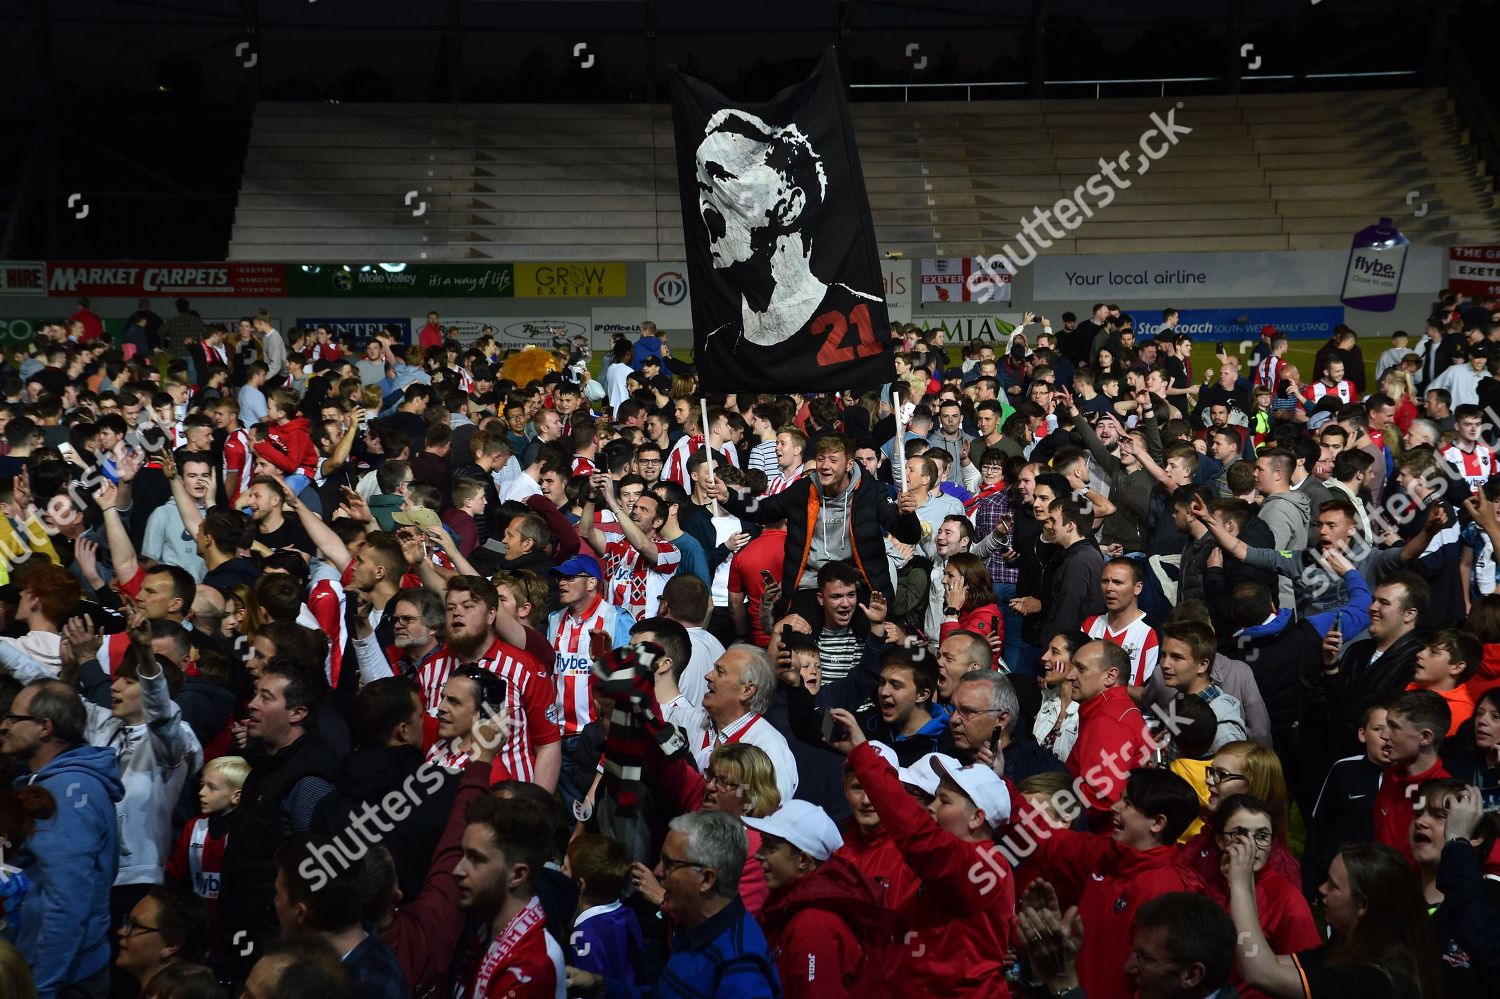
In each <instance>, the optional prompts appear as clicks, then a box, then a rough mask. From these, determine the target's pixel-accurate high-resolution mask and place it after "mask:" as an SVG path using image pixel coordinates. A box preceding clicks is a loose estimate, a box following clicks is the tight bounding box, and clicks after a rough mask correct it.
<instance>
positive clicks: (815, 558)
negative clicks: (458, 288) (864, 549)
mask: <svg viewBox="0 0 1500 999" xmlns="http://www.w3.org/2000/svg"><path fill="white" fill-rule="evenodd" d="M863 474H864V470H863V469H861V468H860V467H859V462H857V461H856V462H851V463H850V465H849V484H848V485H847V486H845V487H844V488H843V489H842V490H840V491H839V492H837V493H832V494H830V493H829V492H828V490H827V489H826V488H824V486H823V482H822V480H821V479H815V480H814V482H813V488H814V489H816V490H818V493H819V496H820V497H821V502H820V503H819V504H818V526H817V527H815V528H814V529H813V532H812V545H811V547H810V548H809V550H808V553H807V567H806V568H805V569H803V570H802V579H801V580H800V582H799V584H798V585H799V586H800V587H802V588H804V589H806V588H809V587H816V586H817V585H818V570H819V569H821V568H822V567H823V566H824V565H827V564H828V563H829V562H838V561H845V562H847V561H849V560H850V559H852V558H853V557H854V539H853V538H851V537H850V536H849V509H850V504H852V503H853V501H854V487H855V486H856V485H858V484H859V480H860V476H861V475H863Z"/></svg>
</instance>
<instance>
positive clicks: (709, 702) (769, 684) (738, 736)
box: [667, 643, 797, 801]
mask: <svg viewBox="0 0 1500 999" xmlns="http://www.w3.org/2000/svg"><path fill="white" fill-rule="evenodd" d="M705 684H706V692H705V693H704V695H703V704H702V706H701V707H700V706H698V705H693V704H689V703H688V702H687V700H686V699H685V698H683V699H679V700H678V701H676V702H674V703H673V704H672V705H670V706H669V707H668V708H667V721H669V722H671V723H672V724H673V725H676V726H677V727H678V728H680V729H682V730H683V731H684V732H686V733H687V740H688V749H690V750H691V751H692V753H693V758H694V759H695V760H696V761H697V763H698V769H699V770H703V771H705V772H706V771H707V769H708V758H709V757H710V756H712V755H713V751H714V749H715V748H716V747H718V746H722V745H726V744H729V743H735V742H744V743H747V744H749V745H751V746H756V747H758V748H760V749H762V750H764V751H765V754H766V755H767V756H769V757H770V758H771V765H772V766H773V767H775V769H776V788H777V790H779V791H780V792H781V800H782V801H791V800H792V796H793V795H794V794H796V793H797V761H796V759H795V758H793V756H792V750H791V748H790V747H789V746H788V745H787V741H786V736H784V735H782V734H781V733H780V732H779V731H777V730H776V727H775V726H773V725H772V724H771V723H770V721H768V720H767V719H766V717H765V714H766V710H767V709H768V708H769V707H770V706H771V695H772V694H773V693H774V692H775V690H776V674H775V672H774V671H773V670H772V669H771V660H770V659H768V658H767V657H766V653H765V650H764V649H762V648H760V647H759V646H756V645H746V644H743V643H740V644H736V645H731V646H730V647H729V648H727V649H725V650H724V654H723V655H722V656H720V657H719V658H718V660H717V661H716V662H715V663H714V668H713V669H712V670H710V671H709V673H708V676H707V678H706V680H705Z"/></svg>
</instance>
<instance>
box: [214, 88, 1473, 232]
mask: <svg viewBox="0 0 1500 999" xmlns="http://www.w3.org/2000/svg"><path fill="white" fill-rule="evenodd" d="M1175 103H1176V102H1174V101H1173V100H1172V99H1171V98H1152V99H1138V98H1132V99H1116V100H1099V101H1089V100H1047V101H1005V102H999V101H975V102H955V103H916V102H913V103H864V104H855V105H853V106H852V113H853V116H854V121H855V127H856V130H857V132H858V136H859V143H860V157H861V161H862V165H863V168H864V173H865V179H866V184H867V186H868V190H869V196H870V202H871V208H872V209H873V211H874V214H875V224H876V235H877V237H878V239H879V240H880V245H881V249H882V250H883V251H887V252H889V251H900V252H902V253H903V254H905V255H906V256H907V257H909V258H920V257H924V256H959V255H968V254H973V253H979V252H986V251H992V250H994V249H996V248H998V246H999V245H1000V244H1001V243H1002V242H1004V241H1005V240H1007V239H1010V238H1011V237H1012V234H1013V232H1014V231H1015V227H1016V222H1017V219H1018V218H1019V217H1020V216H1021V214H1022V213H1024V212H1027V211H1029V209H1030V208H1031V207H1033V206H1036V205H1046V204H1050V203H1051V202H1053V201H1055V200H1057V198H1059V197H1060V196H1062V195H1063V194H1064V193H1065V192H1069V191H1072V190H1073V189H1074V188H1075V187H1076V186H1078V185H1079V184H1081V183H1083V182H1084V181H1085V180H1086V179H1087V178H1088V177H1089V176H1090V175H1092V174H1093V173H1095V172H1096V171H1097V170H1098V168H1099V167H1098V156H1099V150H1100V149H1101V148H1103V149H1107V150H1126V149H1129V150H1132V151H1134V150H1136V146H1137V143H1138V141H1139V139H1140V136H1141V133H1142V132H1143V131H1144V130H1145V129H1146V128H1148V127H1149V125H1150V122H1149V115H1150V114H1151V113H1152V112H1157V113H1165V112H1166V111H1167V110H1175V109H1174V104H1175ZM1182 104H1183V105H1184V106H1183V107H1182V108H1181V109H1180V110H1177V118H1176V121H1177V122H1178V123H1179V124H1180V125H1183V126H1186V127H1189V128H1191V129H1192V130H1193V132H1192V135H1191V136H1186V137H1184V138H1183V139H1182V140H1181V142H1180V144H1179V145H1177V146H1176V147H1175V148H1173V149H1172V150H1171V151H1170V152H1169V153H1168V154H1167V155H1166V156H1165V157H1163V158H1162V159H1160V160H1157V161H1155V162H1153V163H1152V164H1151V165H1150V169H1149V170H1148V172H1147V173H1145V174H1143V175H1135V174H1133V173H1131V172H1126V173H1125V174H1124V175H1125V176H1126V177H1127V178H1128V179H1129V180H1130V181H1131V189H1130V190H1129V191H1128V192H1125V193H1123V194H1122V195H1121V196H1120V197H1119V198H1117V199H1116V201H1115V203H1114V204H1112V205H1110V206H1109V207H1108V208H1107V209H1106V210H1105V212H1104V213H1102V214H1101V215H1100V217H1098V218H1095V219H1093V220H1091V221H1090V223H1089V225H1088V226H1087V227H1086V228H1085V229H1083V230H1080V234H1079V236H1078V238H1076V239H1074V238H1066V239H1061V240H1057V241H1055V242H1054V244H1053V247H1054V248H1053V249H1052V250H1051V251H1050V252H1057V253H1118V252H1144V251H1150V250H1160V249H1161V248H1162V239H1163V237H1164V236H1167V235H1170V238H1171V242H1172V246H1171V248H1172V249H1174V250H1179V251H1182V250H1252V251H1254V250H1304V249H1338V248H1342V247H1344V246H1347V245H1348V234H1349V233H1350V232H1353V231H1355V230H1357V229H1359V228H1361V227H1363V226H1365V225H1367V224H1369V222H1370V218H1371V213H1372V212H1377V213H1378V212H1382V211H1383V212H1386V213H1391V212H1397V211H1399V212H1400V214H1401V215H1402V217H1403V223H1402V230H1403V232H1405V233H1406V235H1407V236H1408V238H1410V239H1411V241H1412V242H1413V243H1415V244H1419V245H1422V244H1427V245H1440V244H1449V243H1489V242H1495V241H1497V239H1500V214H1497V212H1496V210H1495V202H1494V196H1493V193H1492V186H1493V185H1492V181H1491V178H1490V177H1489V176H1487V172H1486V171H1485V169H1484V168H1483V166H1482V163H1481V161H1480V159H1479V157H1478V156H1477V155H1476V154H1475V151H1474V148H1473V146H1472V145H1471V144H1470V142H1469V138H1468V136H1467V134H1466V133H1465V131H1464V130H1463V127H1462V125H1461V123H1460V121H1459V119H1458V118H1457V116H1456V115H1455V113H1454V110H1453V106H1452V102H1451V100H1450V98H1449V96H1448V94H1447V92H1445V91H1443V90H1439V89H1424V90H1416V89H1414V90H1395V91H1376V92H1339V93H1306V94H1272V95H1253V96H1238V97H1231V96H1195V97H1190V98H1186V99H1184V101H1183V102H1182ZM1134 156H1135V159H1133V160H1132V161H1131V163H1130V164H1129V165H1128V167H1129V168H1133V167H1134V165H1135V163H1136V162H1137V161H1138V160H1139V153H1138V152H1134ZM673 162H674V161H673V139H672V127H671V117H670V109H669V108H667V107H666V106H656V107H650V106H644V105H609V106H603V105H505V106H495V105H467V106H449V105H413V104H396V105H350V104H340V105H327V104H276V103H263V104H261V105H260V106H259V108H258V110H257V112H256V116H255V123H254V127H253V130H252V134H251V139H250V148H249V153H248V155H247V156H246V159H245V173H244V178H243V181H242V184H241V188H240V197H239V204H238V209H237V213H236V218H235V225H234V234H233V240H232V243H231V247H230V258H231V259H239V260H252V259H266V258H271V257H276V256H280V255H284V254H286V253H294V254H295V255H296V256H297V257H298V258H299V259H303V260H309V261H316V260H344V259H348V258H349V256H350V255H351V253H352V252H354V251H355V250H358V251H359V255H361V256H366V257H372V258H381V259H432V260H443V259H450V260H451V259H489V258H493V259H503V260H514V259H523V260H524V259H633V260H653V259H655V260H672V259H678V258H680V257H681V256H682V252H683V251H682V228H681V214H680V202H679V200H678V192H677V184H676V177H675V168H674V166H673ZM413 190H414V191H416V192H417V194H416V195H415V196H414V197H413V198H411V199H410V202H409V203H408V198H407V192H410V191H413ZM1411 191H1417V192H1418V193H1417V194H1416V195H1414V196H1412V202H1413V203H1415V202H1417V201H1420V202H1425V203H1426V204H1427V205H1428V210H1427V211H1426V212H1425V213H1424V214H1423V215H1421V216H1417V215H1416V214H1415V211H1416V210H1417V209H1416V208H1415V207H1411V208H1408V207H1406V206H1407V204H1408V195H1409V192H1411ZM424 204H425V208H424V207H423V205H424ZM417 211H420V212H421V214H420V215H415V216H414V213H415V212H417ZM1163 219H1171V220H1172V224H1171V230H1170V233H1165V232H1163V228H1162V220H1163Z"/></svg>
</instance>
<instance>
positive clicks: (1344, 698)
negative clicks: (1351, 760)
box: [1267, 632, 1422, 756]
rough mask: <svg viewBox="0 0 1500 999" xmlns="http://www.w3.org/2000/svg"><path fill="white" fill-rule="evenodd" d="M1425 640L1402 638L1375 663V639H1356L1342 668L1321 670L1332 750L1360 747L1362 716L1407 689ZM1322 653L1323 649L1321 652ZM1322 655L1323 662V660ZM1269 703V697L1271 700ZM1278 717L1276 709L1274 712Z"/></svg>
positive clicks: (1341, 751)
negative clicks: (1331, 673) (1328, 672)
mask: <svg viewBox="0 0 1500 999" xmlns="http://www.w3.org/2000/svg"><path fill="white" fill-rule="evenodd" d="M1421 650H1422V640H1421V639H1420V638H1418V637H1417V634H1416V632H1409V633H1408V634H1406V635H1403V636H1402V637H1401V638H1398V639H1397V640H1396V641H1395V642H1394V643H1392V644H1391V647H1390V648H1389V649H1386V651H1385V654H1384V655H1382V656H1381V657H1380V658H1379V659H1376V660H1375V661H1374V663H1371V662H1370V657H1371V656H1373V655H1374V654H1375V640H1374V639H1373V638H1366V639H1364V640H1363V641H1359V642H1355V643H1354V644H1353V645H1351V646H1349V648H1348V649H1347V650H1346V651H1345V652H1344V657H1343V661H1342V662H1341V663H1340V665H1339V671H1338V673H1337V674H1336V675H1334V676H1327V675H1324V674H1322V673H1321V672H1320V673H1319V677H1320V679H1321V684H1322V693H1323V697H1324V698H1325V702H1326V717H1327V718H1328V720H1329V722H1330V728H1329V733H1330V735H1331V736H1332V737H1333V739H1334V742H1333V744H1332V746H1331V747H1330V751H1332V752H1335V753H1337V754H1338V755H1339V756H1348V755H1351V754H1353V753H1355V752H1358V751H1359V736H1358V735H1357V734H1356V733H1357V732H1358V731H1359V720H1360V716H1362V715H1363V714H1364V711H1365V708H1367V707H1369V706H1370V705H1371V704H1374V703H1376V702H1377V701H1387V700H1390V699H1391V698H1392V697H1395V696H1396V695H1397V694H1399V693H1401V692H1402V691H1404V690H1405V689H1406V685H1407V684H1409V683H1411V680H1412V676H1413V675H1414V674H1415V673H1416V669H1417V653H1418V652H1420V651H1421ZM1320 655H1321V652H1320ZM1321 661H1322V660H1321V658H1320V659H1319V662H1321ZM1267 704H1268V705H1269V699H1268V701H1267ZM1272 717H1273V718H1274V717H1275V712H1272Z"/></svg>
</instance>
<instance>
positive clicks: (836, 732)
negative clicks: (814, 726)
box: [823, 711, 849, 746]
mask: <svg viewBox="0 0 1500 999" xmlns="http://www.w3.org/2000/svg"><path fill="white" fill-rule="evenodd" d="M848 738H849V727H848V726H847V725H844V724H842V723H841V722H838V721H835V720H834V717H833V712H832V711H825V712H823V741H824V742H826V743H828V745H830V746H831V745H833V744H834V743H836V742H845V741H847V740H848Z"/></svg>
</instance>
